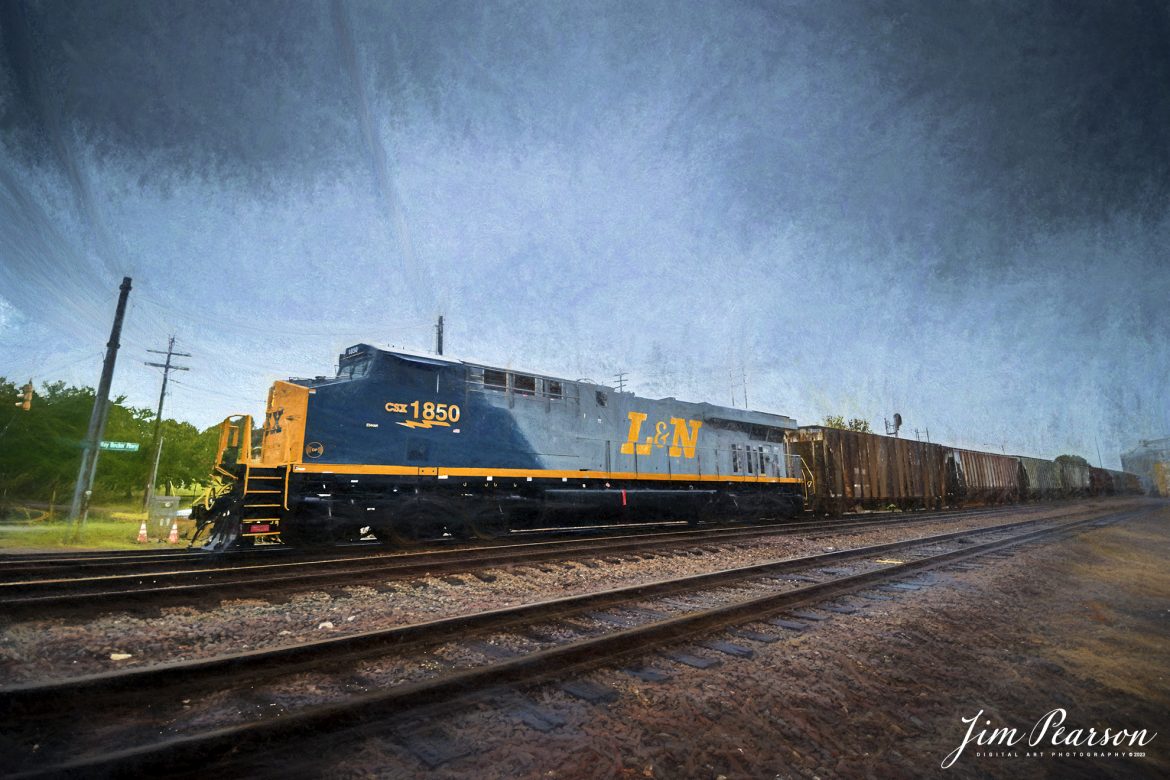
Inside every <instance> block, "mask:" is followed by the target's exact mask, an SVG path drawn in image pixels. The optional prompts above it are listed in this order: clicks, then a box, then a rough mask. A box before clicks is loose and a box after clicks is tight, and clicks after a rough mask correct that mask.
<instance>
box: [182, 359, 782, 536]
mask: <svg viewBox="0 0 1170 780" xmlns="http://www.w3.org/2000/svg"><path fill="white" fill-rule="evenodd" d="M795 429H796V423H795V422H794V421H793V420H792V419H791V418H789V417H785V416H782V415H776V414H768V413H764V412H753V411H746V410H743V409H734V408H727V407H721V406H714V405H711V404H706V403H688V402H684V401H678V400H676V399H674V398H663V399H650V398H643V397H641V396H637V395H635V394H633V393H628V392H620V391H617V390H615V389H614V388H612V387H608V386H604V385H598V384H594V383H592V382H589V381H585V380H579V381H570V380H567V379H558V378H554V377H549V376H542V375H539V374H533V373H525V372H520V371H512V370H506V369H502V368H493V367H490V366H486V365H480V364H476V363H471V362H466V361H462V360H452V359H446V358H443V357H441V356H434V355H418V354H411V353H407V352H396V351H388V350H382V349H377V348H375V347H372V346H370V345H368V344H357V345H355V346H352V347H349V348H348V349H346V350H345V352H344V353H343V354H342V355H341V356H340V358H339V363H338V372H337V375H336V376H335V377H332V378H326V377H317V378H315V379H290V380H288V381H278V382H276V383H274V384H273V386H272V389H271V390H270V391H269V394H268V405H267V411H266V414H265V420H264V424H263V427H262V428H261V429H260V430H259V432H258V435H257V433H256V432H254V431H253V428H252V421H251V418H250V417H248V416H236V417H231V418H228V419H227V420H225V421H224V423H223V425H222V427H221V434H220V446H219V452H218V454H217V458H216V465H215V472H214V473H215V476H216V484H215V485H214V486H213V489H212V490H211V491H209V494H208V495H207V496H206V497H205V498H204V499H203V500H202V501H201V502H200V503H199V504H198V505H197V507H196V509H195V512H194V516H195V517H196V519H197V521H198V522H199V523H200V527H201V528H203V527H206V526H210V527H211V529H212V530H211V535H210V542H209V545H210V546H212V547H223V546H226V545H228V544H232V543H237V542H239V543H244V544H247V543H250V542H252V541H254V540H256V539H262V538H268V537H279V538H280V539H281V540H282V541H284V542H286V543H292V544H297V545H303V544H323V543H332V542H334V541H339V540H344V539H353V538H357V537H359V536H360V535H361V534H362V533H364V532H365V531H366V530H369V531H372V532H373V533H374V535H375V536H377V538H378V539H380V540H384V541H386V542H387V543H390V544H400V545H401V544H410V543H413V542H416V541H419V540H423V539H429V538H439V537H441V536H444V535H448V534H449V535H452V536H456V537H464V538H493V537H498V536H501V535H503V534H506V533H508V532H510V531H511V530H513V529H536V528H552V527H564V526H572V525H580V524H584V523H588V524H597V523H622V522H643V521H651V520H657V519H662V518H670V519H688V520H692V521H696V522H697V521H702V520H703V519H704V518H719V519H727V518H744V519H746V518H756V517H778V516H787V517H791V516H795V515H796V514H798V513H799V512H800V511H801V510H802V509H803V506H804V499H805V496H804V485H805V482H804V480H803V479H802V475H801V466H800V460H799V458H796V457H794V456H790V454H789V451H788V447H787V444H786V443H785V435H786V433H788V432H789V431H793V430H795ZM257 439H258V440H257Z"/></svg>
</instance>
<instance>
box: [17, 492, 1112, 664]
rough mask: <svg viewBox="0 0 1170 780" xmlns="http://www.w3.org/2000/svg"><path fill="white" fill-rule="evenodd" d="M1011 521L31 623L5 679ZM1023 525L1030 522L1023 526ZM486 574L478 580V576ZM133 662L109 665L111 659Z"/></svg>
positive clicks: (370, 625) (279, 641)
mask: <svg viewBox="0 0 1170 780" xmlns="http://www.w3.org/2000/svg"><path fill="white" fill-rule="evenodd" d="M1124 503H1125V502H1121V501H1113V502H1086V503H1085V504H1080V505H1076V506H1071V505H1070V506H1064V507H1060V508H1046V509H1044V510H1042V511H1039V512H1036V511H1031V512H1029V513H1028V514H1026V515H1024V516H1023V517H1026V518H1027V519H1032V518H1039V517H1044V516H1052V517H1059V516H1063V515H1066V514H1068V513H1070V512H1072V511H1076V510H1079V509H1081V508H1082V507H1085V508H1097V509H1101V508H1104V507H1108V508H1109V509H1110V511H1113V510H1120V508H1121V507H1122V506H1123V505H1124ZM1013 519H1016V518H1015V517H1014V516H1006V515H997V516H994V517H981V516H972V517H966V518H958V519H951V520H948V521H945V522H938V523H928V524H921V525H915V526H912V527H910V528H896V527H891V528H883V529H869V530H865V531H858V532H847V533H839V534H833V535H825V536H819V535H818V537H817V538H804V537H800V536H772V537H765V538H761V539H759V540H756V541H750V542H748V541H740V542H736V543H735V544H734V545H714V544H711V545H705V546H704V547H702V548H700V549H699V550H692V551H689V552H688V551H684V550H681V549H680V550H677V551H674V552H668V553H661V554H655V555H645V554H643V555H638V556H633V555H623V556H620V557H618V556H604V557H602V558H585V557H580V556H577V557H574V558H571V559H568V560H566V561H564V562H548V563H536V564H526V565H520V566H516V567H506V568H494V569H487V570H469V571H468V572H467V573H465V574H460V575H457V576H455V577H451V576H443V577H419V578H413V579H408V580H397V581H393V582H388V583H385V584H383V585H381V586H379V587H377V588H374V587H368V586H333V587H330V588H329V589H327V590H306V591H304V592H301V593H298V594H296V595H293V596H292V597H290V598H289V599H288V600H287V601H283V602H279V603H270V602H268V601H266V600H265V599H264V598H263V595H264V594H263V589H262V587H256V588H254V589H251V592H250V593H249V594H247V596H246V597H244V598H240V599H235V600H229V601H224V602H223V603H221V604H219V605H217V606H214V607H210V606H209V607H207V608H198V609H196V608H192V607H178V608H165V609H164V610H163V611H162V613H161V614H160V615H158V616H154V617H146V618H144V617H139V616H133V615H130V614H125V613H121V614H119V613H111V614H108V615H103V616H100V617H97V618H95V619H93V620H91V621H87V622H78V621H77V620H76V619H72V620H68V621H66V620H62V619H46V620H26V621H21V622H14V623H6V624H4V625H3V626H2V634H0V682H4V683H13V682H20V681H29V680H37V679H47V678H58V677H64V676H74V675H80V674H87V673H94V672H101V671H107V670H110V669H113V668H121V667H123V666H126V665H134V664H148V663H159V662H164V661H169V660H183V659H189V658H196V657H207V656H213V655H218V654H222V653H228V652H237V651H240V650H248V649H256V648H262V647H271V646H278V645H284V644H291V643H295V642H298V641H304V640H308V639H313V638H321V637H324V636H326V635H338V634H342V633H350V632H356V631H368V630H373V629H378V628H386V627H391V626H395V625H403V624H407V623H412V622H418V621H420V620H427V619H434V618H439V617H445V616H449V615H455V614H464V613H468V612H476V611H480V610H486V609H492V608H496V607H502V606H507V605H512V604H519V603H523V602H525V601H531V600H534V599H537V598H548V597H553V596H560V595H571V594H576V593H584V592H589V591H593V590H599V589H602V588H613V587H621V586H626V585H634V584H637V583H641V582H648V581H651V580H657V579H663V578H667V577H677V576H683V575H688V574H698V573H702V572H708V571H714V570H717V569H721V568H727V567H730V566H742V565H747V564H751V563H757V562H761V561H766V560H772V559H777V558H787V557H796V556H804V555H811V554H815V553H819V552H823V551H826V550H828V549H834V548H847V547H861V546H865V545H870V544H877V543H881V542H888V541H894V540H896V539H902V538H908V537H912V536H924V535H928V534H931V533H940V532H946V531H953V530H958V529H960V528H980V527H983V526H986V525H996V524H1000V523H1006V522H1011V521H1012V520H1013ZM1021 519H1022V518H1021ZM477 575H478V576H477ZM123 654H125V655H128V656H129V657H128V658H123V659H121V660H112V658H111V656H113V655H123Z"/></svg>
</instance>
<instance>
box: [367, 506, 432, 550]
mask: <svg viewBox="0 0 1170 780" xmlns="http://www.w3.org/2000/svg"><path fill="white" fill-rule="evenodd" d="M388 515H389V516H387V517H384V518H379V520H378V522H377V523H376V524H375V525H373V526H372V528H373V530H374V536H376V537H378V541H379V542H381V543H382V544H386V545H390V546H392V547H414V546H416V545H418V544H420V543H421V542H422V541H423V540H424V539H427V538H429V537H430V536H432V534H431V533H430V531H431V529H432V528H433V526H434V508H433V507H429V506H426V505H421V504H420V505H417V506H413V507H407V508H403V509H400V510H398V511H395V512H390V513H388Z"/></svg>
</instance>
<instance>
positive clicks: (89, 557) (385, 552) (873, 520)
mask: <svg viewBox="0 0 1170 780" xmlns="http://www.w3.org/2000/svg"><path fill="white" fill-rule="evenodd" d="M1052 507H1053V505H1052V504H1047V505H1043V506H1040V505H1027V506H1021V505H1013V506H1011V507H978V508H974V509H969V510H957V509H950V510H937V511H935V510H932V511H928V512H927V511H921V512H919V511H915V512H881V513H878V512H872V513H864V514H856V515H848V516H845V517H843V518H836V519H823V518H802V519H799V520H784V521H779V522H769V523H754V524H753V523H740V522H737V523H729V524H727V525H726V526H723V528H725V529H726V530H728V531H735V530H740V529H743V528H755V529H760V528H773V527H775V528H784V529H791V530H802V531H803V530H832V529H836V528H852V527H859V528H860V527H867V526H870V525H884V524H888V523H890V522H896V523H903V524H904V523H910V522H930V521H933V520H938V519H944V520H945V519H952V518H959V517H977V516H980V515H984V514H1002V513H1005V512H1011V511H1015V512H1032V511H1041V510H1042V509H1044V508H1052ZM685 525H686V524H685V521H677V522H675V521H671V522H662V523H638V524H630V525H617V526H615V525H609V526H588V527H583V528H569V529H556V530H555V532H547V531H543V530H541V531H531V530H530V531H516V532H513V534H512V535H511V536H510V537H509V538H508V539H502V540H498V541H497V542H493V543H480V544H474V543H470V542H465V541H460V540H456V539H445V540H439V541H436V542H432V543H431V546H430V547H429V548H427V549H421V550H411V549H399V550H392V549H388V548H386V547H384V546H382V545H380V544H378V543H377V542H353V543H347V544H339V545H336V546H333V547H329V548H325V549H314V548H295V547H284V546H282V545H265V547H264V548H262V549H255V548H254V549H240V550H228V551H224V552H217V553H209V552H205V551H202V550H193V549H181V550H179V549H175V550H115V551H103V552H86V553H76V554H56V553H19V554H11V555H5V554H2V553H0V581H11V580H14V579H15V578H16V577H17V576H18V575H20V574H35V573H38V572H49V573H52V572H61V573H62V574H70V573H77V572H88V571H91V570H101V569H113V570H118V569H122V570H124V571H122V572H119V571H115V573H125V574H127V576H129V575H131V574H147V573H151V572H150V570H149V569H148V567H152V566H175V565H182V564H187V563H191V564H197V563H201V562H202V563H206V564H207V566H208V569H214V568H225V567H227V566H230V565H232V564H234V563H235V562H237V561H239V562H248V561H261V562H265V563H266V562H267V561H265V559H266V558H273V557H284V556H298V557H297V559H296V560H294V561H292V562H294V563H312V562H314V561H316V560H329V559H330V558H329V556H333V557H338V556H341V557H348V558H352V559H354V560H360V559H361V558H363V557H388V556H392V555H398V554H406V553H411V552H415V553H427V552H446V550H445V549H444V548H446V547H447V546H449V545H452V544H460V545H465V546H463V547H461V549H482V548H489V547H493V546H499V545H501V544H508V543H510V542H512V543H514V542H523V541H526V540H527V539H528V538H540V539H541V540H545V541H572V540H577V539H581V538H586V537H587V538H597V537H598V536H599V535H600V538H602V539H605V538H612V537H616V536H625V537H633V536H637V535H645V536H651V535H655V534H677V533H684V532H683V531H680V530H678V527H679V526H685ZM654 526H663V527H665V526H670V528H669V529H667V530H660V531H646V530H645V529H647V528H650V527H654ZM625 529H629V531H630V532H628V533H620V532H621V531H623V530H625ZM712 530H713V529H712V528H710V527H708V528H700V529H691V532H692V533H694V532H702V531H708V532H709V531H712ZM602 534H605V535H602ZM436 545H439V549H438V550H436V549H434V548H435V546H436ZM348 551H355V552H353V554H352V555H346V553H347V552H348ZM322 556H323V557H322ZM241 568H243V567H241ZM140 569H141V570H140ZM164 571H165V570H160V572H159V573H163V572H164ZM79 579H81V578H79Z"/></svg>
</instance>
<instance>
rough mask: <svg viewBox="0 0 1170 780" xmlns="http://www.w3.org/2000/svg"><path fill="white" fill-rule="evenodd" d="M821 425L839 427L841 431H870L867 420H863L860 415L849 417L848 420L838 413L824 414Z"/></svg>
mask: <svg viewBox="0 0 1170 780" xmlns="http://www.w3.org/2000/svg"><path fill="white" fill-rule="evenodd" d="M823 425H824V426H825V427H826V428H840V429H841V430H843V431H857V432H858V433H872V432H873V431H871V430H870V428H869V420H863V419H861V418H860V417H850V418H849V420H848V421H846V420H845V417H844V416H843V415H840V414H830V415H826V416H825V422H824V423H823Z"/></svg>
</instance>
